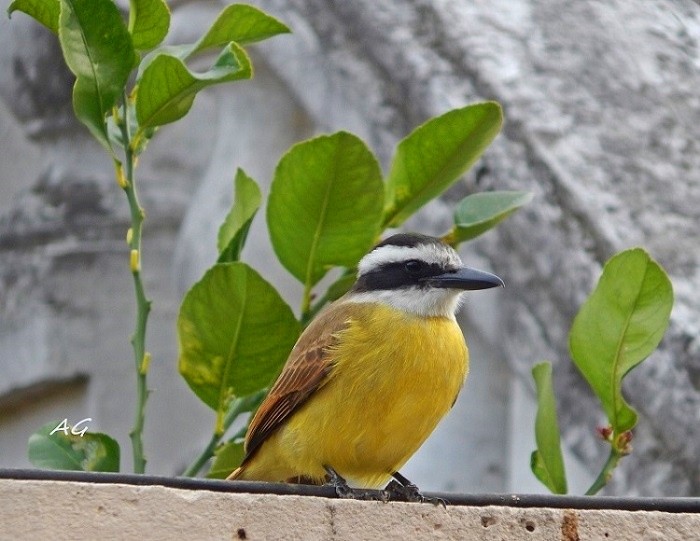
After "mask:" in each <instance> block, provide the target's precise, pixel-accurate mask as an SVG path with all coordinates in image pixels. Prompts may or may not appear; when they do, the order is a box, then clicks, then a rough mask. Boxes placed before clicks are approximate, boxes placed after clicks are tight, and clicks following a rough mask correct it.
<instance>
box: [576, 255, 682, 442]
mask: <svg viewBox="0 0 700 541" xmlns="http://www.w3.org/2000/svg"><path fill="white" fill-rule="evenodd" d="M672 306H673V288H672V286H671V282H670V280H669V279H668V276H667V275H666V273H665V272H664V270H663V269H662V268H661V267H660V266H659V264H658V263H656V262H655V261H654V260H652V259H651V257H649V254H647V253H646V252H645V251H644V250H642V249H641V248H634V249H631V250H626V251H624V252H620V253H619V254H617V255H615V256H614V257H612V258H611V259H610V260H609V261H608V262H607V263H606V264H605V267H604V268H603V274H602V276H601V277H600V280H599V281H598V285H597V286H596V288H595V290H594V291H593V293H592V294H591V296H590V297H589V298H588V300H587V301H586V302H585V303H584V304H583V306H582V307H581V310H580V311H579V313H578V314H577V315H576V318H575V319H574V323H573V325H572V327H571V333H570V335H569V347H570V349H571V356H572V358H573V361H574V363H575V364H576V366H577V367H578V369H579V370H580V371H581V373H582V374H583V376H584V377H585V378H586V380H587V381H588V383H589V384H590V386H591V387H592V388H593V390H594V392H595V394H596V395H597V396H598V398H599V399H600V401H601V403H602V405H603V409H604V410H605V413H606V414H607V416H608V419H609V421H610V424H611V426H612V427H613V430H614V431H615V433H617V434H620V433H622V432H625V431H626V430H630V429H631V428H633V427H634V425H635V424H636V423H637V414H636V412H635V411H634V410H633V409H632V408H631V407H630V406H629V405H628V404H627V403H626V402H625V400H624V398H623V397H622V387H621V386H622V378H623V377H624V376H625V375H626V374H627V373H628V372H629V371H630V370H631V369H632V368H634V367H635V366H636V365H638V364H639V363H640V362H642V361H643V360H644V359H645V358H646V357H647V356H649V354H651V352H652V351H654V349H656V346H657V345H658V344H659V342H660V341H661V338H662V337H663V335H664V332H666V327H667V326H668V322H669V317H670V314H671V307H672Z"/></svg>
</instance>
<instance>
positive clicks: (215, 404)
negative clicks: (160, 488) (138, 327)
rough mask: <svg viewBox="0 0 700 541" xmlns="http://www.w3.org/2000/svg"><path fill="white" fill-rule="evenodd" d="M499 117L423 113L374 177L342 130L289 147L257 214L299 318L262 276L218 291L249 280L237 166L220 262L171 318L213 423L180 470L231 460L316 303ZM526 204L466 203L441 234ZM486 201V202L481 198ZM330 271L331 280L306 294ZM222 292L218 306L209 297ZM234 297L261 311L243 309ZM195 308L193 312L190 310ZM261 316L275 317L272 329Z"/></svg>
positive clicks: (478, 226) (349, 277) (452, 172)
mask: <svg viewBox="0 0 700 541" xmlns="http://www.w3.org/2000/svg"><path fill="white" fill-rule="evenodd" d="M501 122H502V117H501V109H500V107H499V106H498V105H497V104H496V103H493V102H486V103H479V104H475V105H470V106H468V107H464V108H461V109H457V110H454V111H449V112H447V113H445V114H444V115H441V116H439V117H436V118H433V119H431V120H429V121H428V122H426V123H425V124H423V125H422V126H420V127H418V128H417V129H416V130H414V131H413V132H412V133H410V134H409V135H408V136H407V137H406V138H404V139H403V140H402V141H401V142H399V144H398V146H397V149H396V152H395V154H394V158H393V160H392V163H391V167H390V170H389V173H388V174H387V175H386V177H384V178H383V175H382V172H381V169H380V167H379V164H378V161H377V159H376V158H375V156H374V154H373V153H372V152H371V150H370V149H369V148H367V146H366V144H365V143H364V142H363V141H361V140H360V139H358V138H357V137H356V136H354V135H352V134H350V133H347V132H338V133H334V134H330V135H321V136H318V137H314V138H312V139H310V140H308V141H304V142H301V143H299V144H297V145H294V146H293V147H292V148H291V149H290V150H289V151H288V152H287V153H286V154H285V155H284V156H283V157H282V158H281V160H280V161H279V164H278V165H277V168H276V170H275V174H274V178H273V180H272V185H271V188H270V194H269V197H268V202H267V216H266V218H267V226H268V230H269V232H270V238H271V240H272V245H273V247H274V250H275V253H276V254H277V257H278V258H279V260H280V262H281V263H282V265H283V266H284V267H285V268H286V269H287V270H288V271H289V272H290V273H291V274H292V275H293V276H294V277H295V278H296V279H297V280H298V281H299V282H300V283H301V284H302V285H303V287H304V292H303V295H302V299H301V305H300V307H299V311H298V313H299V316H298V320H297V319H294V316H292V315H291V314H292V310H291V308H289V307H288V306H286V305H285V304H284V302H283V301H282V299H281V297H280V296H279V295H278V294H276V293H274V289H273V288H272V286H270V285H269V284H267V283H266V282H264V281H262V279H260V280H258V279H257V278H256V280H248V281H246V280H241V279H240V278H236V279H235V280H233V279H232V280H231V281H230V284H229V287H230V288H231V289H230V290H228V292H226V293H224V291H223V288H222V287H221V281H220V278H218V277H219V276H220V275H222V274H225V275H229V274H232V273H239V274H244V273H247V274H249V275H251V276H256V277H257V273H255V272H254V271H253V270H252V269H250V267H248V266H247V265H245V264H244V263H241V262H239V261H237V259H238V255H239V254H240V250H241V248H242V243H243V242H244V241H245V235H244V234H242V232H243V231H244V229H246V228H247V227H248V226H249V222H250V220H251V219H252V217H253V216H254V215H255V212H256V210H257V208H258V207H259V205H260V192H259V190H257V189H254V188H253V187H252V185H251V182H252V181H251V180H250V179H249V178H248V177H247V175H245V174H244V173H243V172H242V171H240V170H239V171H238V173H237V175H236V194H235V198H234V203H233V208H232V211H231V213H230V214H229V217H228V218H227V219H226V221H225V223H224V225H223V226H222V228H221V230H220V233H219V243H218V246H219V252H220V256H219V260H218V262H217V263H216V264H215V265H214V267H213V268H212V269H210V270H209V271H208V272H207V273H206V274H205V275H204V277H203V278H202V280H201V281H200V282H198V283H197V284H196V285H195V286H194V287H193V288H192V290H190V291H189V292H188V293H187V294H186V296H185V300H184V301H183V304H182V308H181V310H180V316H179V318H178V329H179V338H180V372H181V373H182V375H183V377H184V378H185V380H186V381H187V383H188V384H189V385H190V387H191V388H192V389H193V390H194V391H195V393H197V395H198V396H200V397H201V398H203V400H204V401H205V403H207V405H209V406H210V407H211V408H212V409H213V410H214V411H215V416H216V421H215V423H214V425H215V426H214V430H213V434H212V437H211V440H210V442H209V445H208V446H207V448H206V449H205V450H204V451H203V453H202V454H201V455H200V456H199V457H198V458H197V459H196V460H195V461H194V463H193V464H192V465H191V466H190V467H189V468H188V469H187V471H186V472H185V473H186V474H187V475H196V474H197V473H198V472H199V471H200V470H201V469H202V468H203V467H204V465H205V464H206V463H207V461H208V460H209V459H210V458H212V456H214V457H215V459H214V462H213V465H212V467H211V470H210V472H209V475H210V476H213V477H224V476H226V475H227V474H228V473H230V472H231V470H233V469H234V468H235V467H236V466H237V465H238V464H239V463H240V460H241V459H242V457H243V447H242V438H243V436H244V434H245V428H243V429H242V430H239V431H238V432H237V433H236V434H234V435H233V436H231V437H229V438H228V440H227V441H226V442H225V443H223V444H222V443H221V442H222V441H223V440H224V437H225V434H226V432H227V430H228V429H229V427H230V426H231V424H232V423H233V421H234V420H235V419H236V418H237V417H238V416H239V415H243V414H247V413H248V412H250V411H252V410H254V409H255V407H257V405H258V404H259V401H260V400H261V399H262V397H263V396H264V394H265V389H266V387H267V386H268V385H269V384H270V383H271V382H272V380H273V379H274V378H275V376H276V375H277V373H278V372H279V370H280V369H281V367H282V364H283V363H284V361H285V360H286V358H287V355H288V353H289V351H290V349H291V346H292V344H293V343H294V341H295V340H296V339H297V337H298V336H299V333H300V331H301V329H302V328H303V327H304V326H305V325H306V324H307V323H308V322H309V321H310V320H311V319H312V318H313V316H314V315H315V314H316V313H317V312H318V311H319V310H320V309H321V308H323V306H324V305H325V304H327V303H328V302H330V301H332V300H334V299H336V298H338V297H340V296H341V295H342V294H343V293H345V292H346V291H347V290H348V289H349V288H350V286H351V285H352V283H353V281H354V279H355V274H356V265H357V263H358V262H359V260H360V258H361V257H362V256H363V255H364V254H365V253H366V252H367V251H368V250H369V249H370V248H371V247H372V245H373V244H374V243H375V242H376V241H377V240H378V239H379V238H380V236H381V235H382V233H383V232H384V230H385V229H387V228H388V227H394V226H397V225H400V224H401V223H402V222H403V221H404V220H405V219H407V218H408V217H409V216H410V215H411V214H412V213H414V212H415V211H417V210H418V209H420V208H421V207H423V206H424V205H425V204H426V203H428V202H429V201H430V200H432V199H433V198H435V197H437V196H438V195H440V194H441V193H442V192H443V191H444V190H446V189H447V188H448V187H449V186H451V185H452V184H453V183H454V182H456V181H457V180H458V179H459V177H460V176H461V175H462V173H463V172H464V171H465V170H466V169H467V168H468V167H469V166H470V165H471V164H472V163H474V161H475V160H476V159H477V158H478V156H479V155H480V154H481V152H482V151H483V150H484V149H485V148H486V147H487V146H488V144H489V143H490V142H491V140H493V138H494V137H495V136H496V134H497V133H498V131H499V129H500V126H501ZM243 179H245V180H243ZM485 196H486V197H485ZM530 197H531V196H530V194H526V193H521V192H491V193H489V194H488V195H487V194H473V195H470V196H467V197H466V198H465V199H464V200H463V201H462V202H461V203H460V205H459V208H458V211H457V213H456V214H455V221H456V223H455V226H454V227H453V228H452V229H451V230H450V231H448V232H447V233H446V234H445V236H444V239H445V240H447V241H449V242H450V243H451V244H453V245H454V246H457V245H458V244H459V243H460V242H462V241H464V240H467V239H471V238H475V237H477V236H478V235H480V234H482V233H484V232H486V231H487V230H488V229H490V228H491V227H493V226H495V225H496V224H497V223H499V222H500V221H501V220H503V219H505V218H506V217H507V216H508V215H509V214H511V213H512V212H514V211H515V210H517V209H518V208H519V207H520V206H522V205H524V204H525V203H527V202H528V201H529V200H530ZM486 200H487V201H488V204H487V205H482V204H481V203H479V201H482V202H483V201H486ZM241 209H247V211H246V212H243V211H242V210H241ZM460 209H466V210H462V211H460ZM470 209H471V210H470ZM233 216H237V218H236V219H233V218H232V217H233ZM232 223H235V224H237V225H236V226H232V225H231V224H232ZM222 237H225V238H235V239H238V240H236V242H235V245H236V249H235V250H233V251H230V252H229V251H227V249H226V248H225V245H226V242H222V241H221V238H222ZM334 269H335V272H336V276H337V278H336V279H335V281H333V282H332V283H331V284H330V285H329V286H328V287H326V288H325V289H324V290H322V291H315V288H317V286H318V284H319V282H320V280H321V279H322V278H324V277H325V276H326V275H327V274H328V273H329V272H331V271H332V270H334ZM234 284H235V285H234ZM263 291H264V294H263ZM224 295H225V297H226V299H227V301H226V302H220V301H219V302H217V301H216V300H215V299H217V298H219V297H221V296H224ZM239 297H240V298H250V299H256V300H255V302H256V303H261V302H269V303H270V305H269V307H265V306H262V305H261V309H260V310H258V311H256V312H253V311H247V309H244V308H243V307H242V306H243V304H244V303H241V302H239V301H238V300H237V299H238V298H239ZM264 299H268V300H264ZM193 306H201V307H202V308H201V309H199V310H193V308H192V307H193ZM271 311H274V314H271V313H270V312H271ZM270 318H282V319H283V322H282V323H274V324H273V323H271V322H270V321H269V319H270ZM272 325H275V326H274V327H273V326H272ZM241 328H251V329H256V328H260V329H264V328H267V329H272V328H274V329H275V332H274V333H273V332H269V331H268V332H267V334H266V335H265V336H264V338H262V339H261V337H259V336H253V335H251V336H248V335H247V334H246V333H245V332H243V331H240V329H241ZM212 333H215V334H216V339H212V338H211V335H212ZM242 340H245V341H246V342H247V341H249V340H250V347H253V345H254V344H255V345H256V347H257V348H258V349H260V348H262V347H265V348H266V351H265V353H263V352H256V353H255V354H254V355H250V356H249V358H246V353H245V348H244V347H242V346H239V341H242ZM263 344H264V345H263ZM224 352H226V353H224ZM243 370H245V372H246V373H243V372H242V371H243ZM237 372H239V374H238V375H237ZM253 372H254V375H253ZM222 398H223V399H222Z"/></svg>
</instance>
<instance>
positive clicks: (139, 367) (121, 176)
mask: <svg viewBox="0 0 700 541" xmlns="http://www.w3.org/2000/svg"><path fill="white" fill-rule="evenodd" d="M123 103H124V109H123V111H124V117H123V118H122V119H120V121H119V126H120V128H121V133H122V137H123V140H124V155H125V161H124V165H123V166H122V164H119V163H117V164H116V168H117V182H118V183H119V185H120V186H121V188H122V189H123V190H124V192H125V193H126V198H127V200H128V202H129V211H130V215H131V227H130V228H129V231H128V233H127V237H126V241H127V244H128V245H129V250H130V253H129V267H130V269H131V274H132V276H133V279H134V294H135V298H136V326H135V329H134V334H133V335H132V337H131V345H132V347H133V351H134V363H135V365H136V400H137V402H136V411H135V415H134V425H133V428H132V429H131V432H130V433H129V436H130V438H131V447H132V450H133V459H134V473H144V472H145V470H146V457H145V454H144V450H143V427H144V422H145V412H146V401H147V400H148V394H149V391H148V385H147V380H146V376H147V374H148V367H149V363H150V359H151V354H150V353H148V352H147V351H146V325H147V323H148V314H149V312H150V311H151V301H150V300H148V298H147V297H146V293H145V290H144V287H143V281H142V280H141V259H142V258H141V254H142V248H141V236H142V231H143V221H144V218H145V213H144V211H143V208H142V207H141V204H140V203H139V198H138V192H137V190H136V179H135V176H134V168H135V161H136V156H135V154H134V148H133V145H132V141H131V140H130V131H129V119H128V114H127V112H126V111H127V108H128V98H127V96H126V93H125V94H124V95H123Z"/></svg>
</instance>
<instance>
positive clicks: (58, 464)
mask: <svg viewBox="0 0 700 541" xmlns="http://www.w3.org/2000/svg"><path fill="white" fill-rule="evenodd" d="M59 426H62V427H64V428H61V429H57V427H59ZM71 428H72V427H69V426H67V424H65V422H64V423H61V422H59V421H56V422H53V423H49V424H46V425H44V426H42V427H41V428H40V429H39V430H37V431H36V432H35V433H34V434H32V435H31V436H30V437H29V461H30V462H31V463H32V464H33V465H34V466H36V467H37V468H46V469H53V470H79V471H98V472H118V471H119V444H118V443H117V442H116V441H115V440H114V439H112V438H110V437H109V436H108V435H107V434H102V433H100V432H85V433H83V434H82V435H80V433H81V432H82V428H81V429H80V430H79V429H78V427H77V426H76V427H75V428H73V429H72V431H71ZM51 432H53V434H51Z"/></svg>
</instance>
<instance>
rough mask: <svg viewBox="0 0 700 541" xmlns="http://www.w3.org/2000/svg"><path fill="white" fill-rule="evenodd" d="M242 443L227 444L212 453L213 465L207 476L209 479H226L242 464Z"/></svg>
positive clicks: (243, 453) (243, 454) (243, 452)
mask: <svg viewBox="0 0 700 541" xmlns="http://www.w3.org/2000/svg"><path fill="white" fill-rule="evenodd" d="M243 447H244V445H243V442H242V441H241V442H228V443H225V444H223V445H221V446H220V447H219V448H218V449H217V450H216V451H214V463H213V464H212V465H211V469H210V470H209V473H208V474H207V477H208V478H210V479H226V478H227V477H228V476H229V475H230V473H231V472H232V471H233V470H235V469H236V468H237V467H238V466H240V465H241V462H243V457H244V456H245V450H244V449H243Z"/></svg>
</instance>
